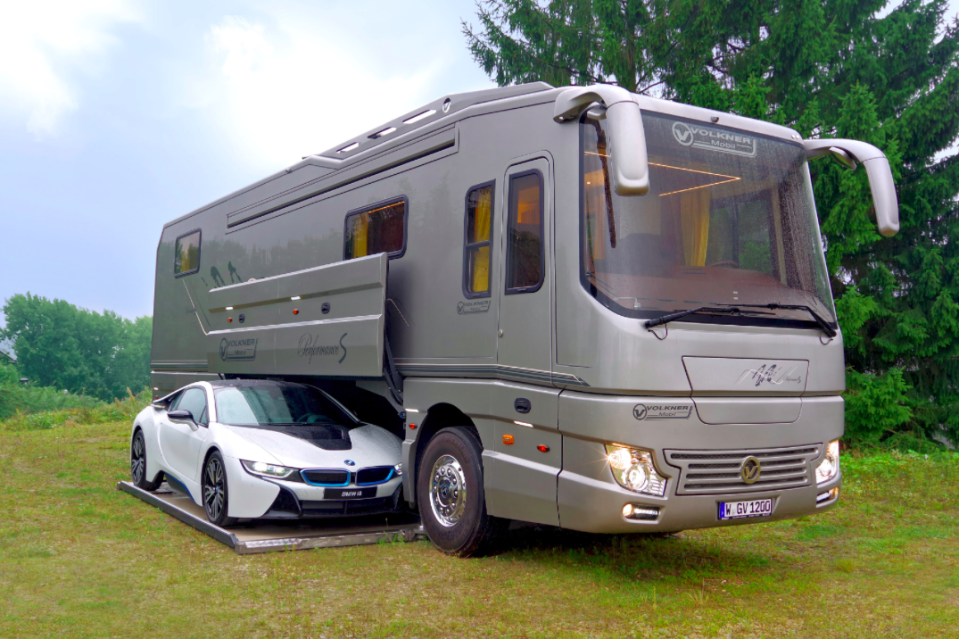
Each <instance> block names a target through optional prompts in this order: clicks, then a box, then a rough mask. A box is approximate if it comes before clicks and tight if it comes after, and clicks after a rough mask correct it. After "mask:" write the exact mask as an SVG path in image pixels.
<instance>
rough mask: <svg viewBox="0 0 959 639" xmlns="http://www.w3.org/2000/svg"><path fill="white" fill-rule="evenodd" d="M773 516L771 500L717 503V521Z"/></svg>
mask: <svg viewBox="0 0 959 639" xmlns="http://www.w3.org/2000/svg"><path fill="white" fill-rule="evenodd" d="M771 514H773V500H772V499H753V500H751V501H721V502H719V519H720V520H723V519H742V518H744V517H768V516H769V515H771Z"/></svg>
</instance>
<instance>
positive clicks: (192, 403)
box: [174, 388, 207, 424]
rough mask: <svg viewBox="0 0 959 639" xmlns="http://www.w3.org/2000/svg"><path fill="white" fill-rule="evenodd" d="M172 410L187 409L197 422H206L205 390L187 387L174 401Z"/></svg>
mask: <svg viewBox="0 0 959 639" xmlns="http://www.w3.org/2000/svg"><path fill="white" fill-rule="evenodd" d="M174 410H188V411H190V413H191V414H192V415H193V420H194V421H195V422H196V423H198V424H206V423H207V417H206V391H205V390H203V389H202V388H189V389H187V390H186V391H184V393H183V394H182V395H180V400H179V401H178V402H177V403H176V407H175V408H174Z"/></svg>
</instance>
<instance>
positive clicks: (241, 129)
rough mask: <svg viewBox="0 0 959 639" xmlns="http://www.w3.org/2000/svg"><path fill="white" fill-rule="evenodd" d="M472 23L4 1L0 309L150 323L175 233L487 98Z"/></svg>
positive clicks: (463, 3) (442, 14) (470, 9)
mask: <svg viewBox="0 0 959 639" xmlns="http://www.w3.org/2000/svg"><path fill="white" fill-rule="evenodd" d="M475 13H476V10H475V4H474V1H473V0H443V1H434V2H426V1H422V0H405V1H404V2H395V1H391V2H387V1H376V2H374V1H372V0H354V1H353V2H331V1H325V0H312V1H310V0H300V1H297V0H269V1H254V0H232V1H229V2H227V1H223V0H204V1H203V2H196V1H193V2H187V1H185V0H83V1H82V2H78V1H77V0H66V1H60V0H34V1H32V2H23V1H21V0H0V15H3V20H2V21H0V229H2V235H0V238H2V239H0V246H2V250H0V303H2V300H5V299H7V298H9V297H10V296H12V295H14V294H16V293H26V292H31V293H33V294H35V295H42V296H44V297H48V298H51V299H52V298H60V299H65V300H67V301H69V302H70V303H73V304H76V305H77V306H80V307H83V308H87V309H91V310H95V311H98V312H102V311H103V310H105V309H108V310H111V311H114V312H116V313H118V314H120V315H122V316H124V317H128V318H134V317H138V316H141V315H150V314H152V312H153V274H154V268H155V253H156V246H157V242H158V241H159V237H160V231H161V229H162V227H163V224H164V223H165V222H167V221H170V220H172V219H175V218H177V217H179V216H181V215H183V214H185V213H188V212H190V211H192V210H194V209H196V208H199V207H200V206H203V205H204V204H207V203H209V202H211V201H213V200H216V199H218V198H220V197H222V196H224V195H226V194H228V193H231V192H233V191H235V190H237V189H239V188H242V187H243V186H245V185H247V184H250V183H252V182H255V181H257V180H259V179H261V178H263V177H266V176H267V175H270V174H271V173H274V172H275V171H278V170H280V169H282V168H284V167H286V166H289V165H291V164H293V163H295V162H297V161H299V159H300V158H301V157H302V156H304V155H308V154H312V153H319V152H321V151H324V150H326V149H328V148H330V147H332V146H334V145H336V144H338V143H339V142H342V141H345V140H348V139H350V138H352V137H353V136H355V135H357V134H358V133H361V132H363V131H366V130H368V129H372V128H373V127H374V126H377V125H378V124H380V123H383V122H386V121H388V120H390V119H392V118H394V117H396V116H398V115H402V114H403V113H405V112H407V111H411V110H412V109H414V108H416V107H417V106H419V105H422V104H425V103H427V102H430V101H432V100H435V99H437V98H439V97H442V96H443V95H446V94H449V93H459V92H464V91H474V90H479V89H484V88H492V87H493V86H494V84H493V83H492V82H491V81H490V80H489V78H488V77H487V76H486V74H485V73H483V71H482V69H480V68H479V67H478V66H477V65H476V63H475V62H474V61H473V60H472V58H471V57H470V54H469V51H468V50H467V48H466V44H465V39H464V37H463V35H462V32H461V27H460V21H461V20H463V19H465V20H467V21H472V22H474V23H475ZM957 13H959V0H951V7H950V15H956V14H957ZM0 321H2V316H0Z"/></svg>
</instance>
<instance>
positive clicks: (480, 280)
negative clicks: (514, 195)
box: [470, 187, 493, 293]
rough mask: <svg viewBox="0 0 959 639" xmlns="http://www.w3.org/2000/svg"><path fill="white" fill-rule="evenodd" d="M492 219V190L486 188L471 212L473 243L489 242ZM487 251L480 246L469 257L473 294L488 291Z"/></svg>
mask: <svg viewBox="0 0 959 639" xmlns="http://www.w3.org/2000/svg"><path fill="white" fill-rule="evenodd" d="M492 218H493V189H492V188H490V187H486V188H484V189H482V190H481V191H480V192H479V197H478V198H477V201H476V208H475V210H474V211H473V241H474V242H488V241H489V239H490V221H491V220H492ZM489 249H490V247H489V246H481V247H479V248H476V249H473V251H472V255H471V256H470V271H471V274H472V282H471V288H472V291H473V292H474V293H485V292H486V291H488V290H489Z"/></svg>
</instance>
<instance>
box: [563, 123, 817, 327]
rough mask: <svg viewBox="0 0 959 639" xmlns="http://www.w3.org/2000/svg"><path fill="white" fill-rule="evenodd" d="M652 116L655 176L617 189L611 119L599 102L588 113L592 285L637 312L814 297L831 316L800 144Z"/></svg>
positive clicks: (588, 284)
mask: <svg viewBox="0 0 959 639" xmlns="http://www.w3.org/2000/svg"><path fill="white" fill-rule="evenodd" d="M643 127H644V129H645V132H646V146H647V151H648V154H649V165H650V166H649V173H650V185H651V188H650V191H649V193H648V194H647V195H645V196H641V197H637V196H631V197H620V196H618V195H616V194H615V193H613V192H612V190H611V187H610V180H609V162H610V158H609V154H608V144H607V137H606V124H605V119H603V118H602V116H597V115H596V114H595V113H590V114H587V115H586V116H585V117H584V118H583V121H582V124H581V130H582V152H583V156H582V167H583V171H582V180H583V183H582V193H583V201H582V219H581V227H580V228H581V261H580V263H581V278H582V283H583V286H584V287H585V288H586V290H587V291H589V292H590V293H591V294H592V295H593V296H594V297H596V298H597V299H599V300H600V301H601V302H602V303H603V304H604V305H606V306H607V307H609V308H611V309H612V310H614V311H615V312H617V313H619V314H621V315H626V316H629V317H645V318H652V317H660V316H663V315H665V314H668V313H673V312H677V311H682V310H687V309H693V308H697V307H701V306H712V305H722V306H726V305H733V306H737V305H748V304H761V305H765V304H784V305H801V306H808V307H809V308H810V309H812V310H814V311H815V312H816V313H818V314H819V315H821V316H822V317H823V318H825V320H826V321H827V322H829V323H831V324H832V323H834V322H835V313H834V312H833V302H832V295H831V293H830V289H829V283H828V279H827V276H826V264H825V260H824V255H823V245H822V240H821V238H820V235H819V226H818V221H817V219H816V209H815V204H814V201H813V192H812V185H811V182H810V178H809V171H808V168H807V166H806V156H805V153H804V151H803V148H802V146H801V145H800V144H799V143H798V142H797V143H791V142H789V141H786V140H782V139H779V138H772V137H765V136H761V135H758V134H755V133H752V132H746V131H740V130H736V129H730V128H726V127H722V126H718V125H709V126H705V125H703V124H701V123H699V122H694V121H692V120H685V119H682V118H677V117H671V116H669V117H668V116H664V115H660V114H655V113H650V112H648V111H644V112H643ZM744 310H745V309H744ZM699 317H700V316H697V318H699ZM762 317H763V318H770V317H771V318H773V320H772V321H774V322H776V321H781V320H782V319H787V320H793V321H794V320H802V321H808V320H809V315H808V314H807V313H804V312H803V311H801V310H795V309H777V310H775V311H763V315H762ZM690 321H697V319H693V318H690ZM708 321H735V322H736V323H743V322H744V321H745V322H746V323H750V322H751V321H753V318H741V317H740V318H731V317H726V316H723V317H718V318H717V317H716V316H710V319H709V320H708ZM756 321H760V322H766V321H769V320H768V319H763V320H758V319H757V320H756Z"/></svg>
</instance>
